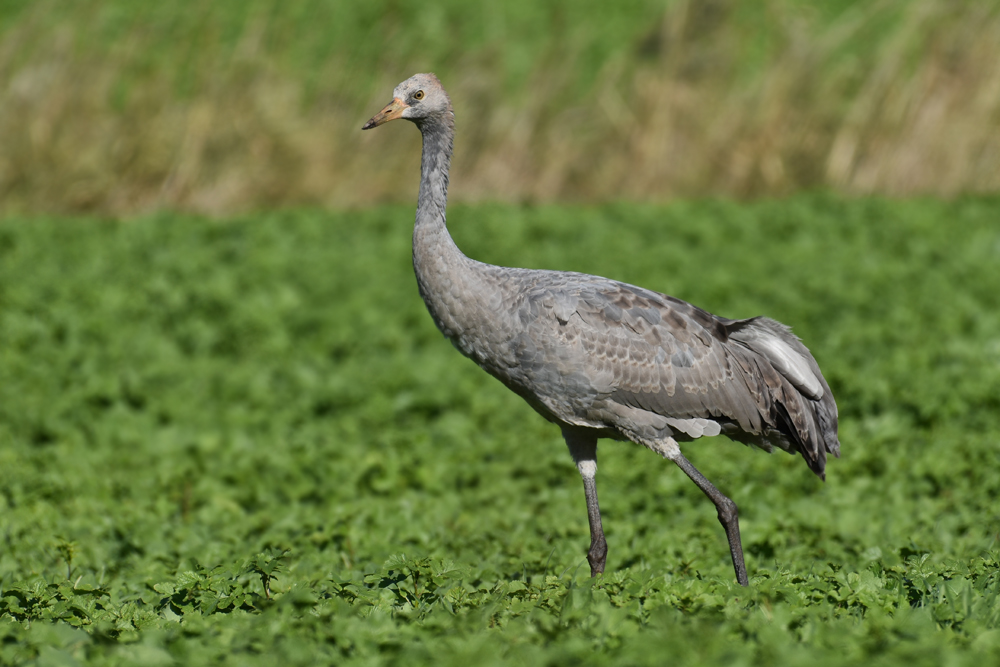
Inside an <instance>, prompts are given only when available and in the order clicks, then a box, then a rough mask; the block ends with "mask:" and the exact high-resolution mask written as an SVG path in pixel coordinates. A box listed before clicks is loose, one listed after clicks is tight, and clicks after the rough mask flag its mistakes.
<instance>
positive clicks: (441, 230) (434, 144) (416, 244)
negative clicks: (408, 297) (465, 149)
mask: <svg viewBox="0 0 1000 667" xmlns="http://www.w3.org/2000/svg"><path fill="white" fill-rule="evenodd" d="M454 122H455V121H454V116H453V115H452V114H451V112H450V111H449V112H448V113H446V114H445V115H444V116H442V117H435V118H433V119H432V120H429V121H427V122H425V123H423V124H422V125H420V132H421V134H423V137H424V150H423V155H422V156H421V159H420V196H419V198H418V199H417V221H416V225H415V226H414V230H413V255H414V260H416V259H417V258H418V256H421V255H424V254H425V253H431V252H433V253H436V254H440V253H441V251H445V252H455V253H458V254H459V255H461V252H460V251H459V250H458V246H456V245H455V242H454V241H453V240H452V238H451V235H450V234H448V228H447V226H446V225H445V208H446V207H447V205H448V169H449V168H450V167H451V152H452V144H453V141H454V138H455V125H454Z"/></svg>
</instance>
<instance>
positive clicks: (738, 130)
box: [0, 0, 1000, 215]
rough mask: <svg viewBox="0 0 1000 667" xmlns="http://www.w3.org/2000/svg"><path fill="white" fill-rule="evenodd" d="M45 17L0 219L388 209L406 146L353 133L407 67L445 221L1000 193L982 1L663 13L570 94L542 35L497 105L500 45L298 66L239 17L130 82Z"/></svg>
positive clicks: (16, 75) (114, 60) (15, 24)
mask: <svg viewBox="0 0 1000 667" xmlns="http://www.w3.org/2000/svg"><path fill="white" fill-rule="evenodd" d="M90 4H91V5H95V4H101V3H93V2H92V3H90ZM58 7H59V5H57V4H55V3H44V2H42V3H35V4H34V5H30V6H29V7H28V8H27V9H25V10H24V11H23V12H21V13H20V14H19V15H17V16H16V17H15V19H13V20H11V21H10V23H9V25H7V26H6V28H5V29H4V30H3V32H2V33H0V39H2V41H0V146H2V149H0V202H2V203H0V211H2V212H4V213H7V214H10V213H17V212H61V213H68V212H99V213H106V214H113V215H131V214H136V213H141V212H146V211H150V210H156V209H162V208H168V209H180V210H191V211H198V212H203V213H208V214H215V215H224V214H230V213H233V212H237V211H241V210H247V209H254V208H261V207H271V206H281V205H300V204H310V205H322V206H330V207H342V206H353V205H364V204H368V203H372V202H377V201H385V200H398V199H409V198H411V197H412V196H413V193H414V190H415V181H416V178H417V176H416V171H417V164H418V148H417V146H418V144H419V137H418V135H417V134H416V133H415V132H412V130H409V128H398V127H397V128H392V129H385V130H382V131H379V132H374V133H364V134H362V133H361V132H360V131H359V128H360V125H361V124H362V123H363V122H364V120H366V118H367V117H368V116H369V115H371V114H372V113H374V112H375V111H377V110H378V108H379V107H380V106H381V105H382V104H383V103H384V102H386V101H387V100H388V97H389V92H390V91H391V89H392V86H393V85H394V84H395V83H397V82H398V80H400V79H402V78H404V77H405V76H408V75H409V74H411V73H413V72H414V71H417V70H422V69H430V68H434V69H437V70H438V71H439V73H441V74H442V77H443V78H444V79H445V83H446V85H447V86H448V88H449V90H450V92H451V93H452V97H453V99H454V101H455V103H456V111H457V114H458V119H459V132H460V135H459V140H458V145H457V153H456V165H455V170H454V171H455V174H454V179H453V190H452V192H453V196H454V197H455V198H458V199H463V200H467V201H468V200H483V199H493V200H515V201H521V200H528V201H542V200H553V199H560V200H577V201H594V200H605V199H617V198H638V199H666V198H670V197H674V196H701V195H726V196H735V197H755V196H760V195H780V194H784V193H788V192H792V191H795V190H798V189H802V188H830V189H835V190H837V191H840V192H843V193H847V194H869V193H879V194H887V195H893V196H897V195H899V196H902V195H915V194H933V195H944V196H949V195H955V194H959V193H966V192H991V191H997V190H1000V131H998V129H1000V67H998V66H997V63H1000V8H998V7H997V6H996V5H993V4H992V3H974V2H973V3H956V2H951V1H949V0H920V1H917V2H888V1H887V2H881V3H857V4H855V5H853V6H852V8H849V9H847V10H846V11H843V12H840V13H839V14H838V15H837V16H836V17H834V18H829V19H821V18H820V17H817V16H814V15H811V14H810V13H809V11H808V10H806V9H802V8H798V6H797V5H792V4H791V3H790V2H781V1H778V0H775V1H773V2H770V3H767V5H766V6H765V7H766V8H765V9H760V13H762V14H764V16H763V17H758V20H763V21H764V22H765V23H766V25H767V30H768V36H767V39H766V44H765V46H764V47H763V48H757V46H755V45H756V44H757V42H758V41H760V40H759V35H757V34H756V33H755V31H754V30H753V28H752V25H750V24H748V22H747V21H746V20H744V19H741V18H740V15H739V11H740V9H739V5H738V3H735V2H726V1H721V0H717V1H715V2H710V3H706V2H694V1H687V2H676V3H673V4H672V5H670V9H669V10H668V11H667V12H666V13H665V14H664V15H663V17H662V20H661V21H660V22H659V23H658V24H657V25H649V26H647V27H646V28H645V30H644V31H642V32H639V33H636V34H635V35H634V40H633V42H632V43H629V44H625V45H623V46H622V48H620V49H618V50H617V51H616V52H614V53H613V54H611V55H609V56H608V57H606V58H604V59H603V60H602V61H601V62H600V63H598V64H597V66H596V67H595V68H594V71H593V72H592V76H590V75H588V77H587V83H586V84H585V85H581V83H580V82H581V73H580V69H581V68H580V66H579V65H578V62H579V61H580V59H582V58H585V57H586V55H587V52H586V49H587V44H586V42H580V41H577V42H574V41H573V40H572V39H571V38H570V37H560V36H558V35H557V36H553V37H552V38H551V40H550V42H549V43H548V44H547V45H546V46H545V47H544V48H543V49H542V51H541V52H542V53H543V54H544V57H542V58H540V60H539V61H538V62H535V63H533V65H532V67H531V68H530V69H529V71H528V73H527V75H526V76H525V77H523V78H521V79H519V80H518V81H517V82H516V88H515V90H514V92H511V86H510V85H503V81H504V80H505V77H506V78H508V79H509V71H507V70H505V69H504V65H503V64H502V63H503V62H504V58H503V56H504V54H505V48H506V44H507V42H505V41H504V40H508V41H509V40H510V39H512V38H511V37H510V35H509V34H508V35H506V36H505V37H504V38H503V39H501V40H494V41H492V42H490V41H487V42H486V43H485V44H482V45H480V46H478V47H476V48H475V49H471V48H470V49H469V52H468V53H467V54H466V55H463V57H462V58H461V59H459V60H455V59H446V58H444V57H442V56H433V57H428V56H422V55H420V54H419V50H418V51H413V50H412V49H411V51H410V52H405V53H404V52H397V53H394V54H392V53H390V54H389V55H388V56H387V57H386V58H385V59H384V60H380V61H377V62H372V60H371V58H370V57H355V52H354V51H352V49H351V48H348V47H347V46H343V47H342V48H341V47H338V46H337V45H334V46H333V47H332V48H331V50H330V52H329V53H328V54H327V55H325V56H323V57H322V58H319V59H317V60H315V61H313V62H312V64H311V65H310V66H309V67H303V66H301V65H296V64H295V62H293V61H292V59H289V58H286V57H284V56H283V52H282V48H283V47H282V46H281V44H277V45H276V44H275V42H274V40H273V39H270V36H269V32H268V28H269V25H270V24H269V23H268V21H267V20H265V18H263V16H264V14H263V13H261V12H258V13H257V14H254V15H250V17H249V18H248V19H247V20H246V21H245V22H244V23H243V24H241V27H240V28H239V31H238V35H237V38H236V39H233V40H228V41H227V40H225V39H223V38H221V37H218V36H217V35H215V33H213V32H212V31H211V30H208V31H207V32H204V33H199V35H198V38H197V40H194V41H192V42H191V44H189V45H184V44H181V45H175V46H174V47H172V48H173V50H172V51H171V50H170V49H166V51H165V53H164V55H163V56H162V57H160V58H159V59H154V60H152V61H150V59H149V57H148V56H149V54H148V53H146V52H145V49H146V40H147V38H148V35H149V32H150V30H151V28H150V27H149V26H148V25H145V24H144V23H143V22H142V21H141V20H140V21H135V22H134V23H133V24H131V25H129V26H127V27H126V28H124V29H121V30H119V31H118V32H116V33H115V35H116V36H115V38H114V39H112V40H110V41H109V42H108V43H105V44H98V45H96V46H95V45H94V44H90V45H89V46H88V45H87V44H86V42H85V40H84V39H83V38H82V37H81V34H82V31H85V30H86V29H87V26H86V23H85V22H81V21H80V20H79V19H80V16H79V15H71V14H68V13H65V12H64V13H65V14H66V15H65V17H64V20H58V19H54V18H52V16H53V15H59V12H58V11H56V9H57V8H58ZM248 11H249V10H248ZM379 21H380V22H377V23H374V24H372V26H371V29H370V30H369V33H371V34H379V33H380V31H382V30H383V29H385V26H386V25H389V24H388V23H387V21H390V19H388V18H385V17H383V18H381V19H379ZM208 23H209V24H210V23H211V21H208ZM400 30H402V29H401V28H399V26H398V25H397V26H395V27H394V28H392V29H388V30H385V31H386V32H387V34H386V39H387V40H393V39H396V38H397V37H398V35H399V34H401V33H400ZM206 35H207V36H206ZM160 48H165V47H162V46H161V47H160ZM150 63H151V64H150ZM317 63H318V64H317ZM180 70H185V71H189V72H190V71H193V72H194V74H188V75H187V79H185V78H184V77H182V76H180V75H179V74H177V72H178V71H180ZM307 70H308V71H307ZM369 72H370V73H371V74H369ZM179 81H180V82H181V83H178V82H179ZM185 81H186V82H187V83H185ZM390 127H392V126H390Z"/></svg>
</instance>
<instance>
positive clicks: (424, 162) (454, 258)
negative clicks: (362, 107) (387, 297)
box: [413, 110, 482, 342]
mask: <svg viewBox="0 0 1000 667" xmlns="http://www.w3.org/2000/svg"><path fill="white" fill-rule="evenodd" d="M420 132H421V133H422V134H423V137H424V148H423V156H422V158H421V161H420V196H419V198H418V200H417V219H416V223H415V225H414V227H413V269H414V272H415V273H416V274H417V284H418V286H419V287H420V295H421V296H422V297H423V299H424V303H426V304H427V309H428V310H429V311H430V313H431V316H432V317H433V318H434V322H435V323H436V324H437V326H438V328H439V329H441V331H442V332H443V333H444V334H445V335H446V336H447V337H448V338H451V339H452V340H456V342H457V339H458V338H460V337H461V335H462V334H463V332H464V331H466V330H467V329H468V326H469V325H470V322H469V320H468V316H467V314H468V312H469V308H470V306H471V304H470V299H473V298H474V296H473V295H475V294H477V292H479V291H480V287H481V285H480V280H479V278H480V276H479V275H478V274H479V271H478V270H477V267H480V266H482V265H480V264H479V263H478V262H474V261H472V260H470V259H469V258H468V257H466V256H465V255H463V254H462V251H460V250H459V249H458V246H457V245H455V242H454V241H453V240H452V238H451V235H450V234H449V233H448V228H447V226H446V225H445V207H446V205H447V203H448V168H449V166H450V165H451V152H452V142H453V139H454V136H455V126H454V116H452V114H451V112H450V110H449V111H448V112H447V113H446V114H444V115H443V116H439V117H436V118H432V119H428V120H427V121H426V122H424V123H423V124H421V125H420Z"/></svg>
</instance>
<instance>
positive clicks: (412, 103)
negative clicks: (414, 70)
mask: <svg viewBox="0 0 1000 667" xmlns="http://www.w3.org/2000/svg"><path fill="white" fill-rule="evenodd" d="M450 113H451V100H450V99H449V98H448V93H446V92H444V88H442V87H441V82H440V81H438V78H437V77H436V76H434V75H433V74H414V75H413V76H411V77H410V78H409V79H407V80H406V81H404V82H403V83H401V84H399V85H398V86H396V89H395V90H394V91H392V102H389V104H387V105H385V108H384V109H382V110H381V111H379V112H378V113H377V114H375V115H374V116H372V119H371V120H369V121H368V122H367V123H365V125H364V127H362V128H361V129H362V130H370V129H372V128H373V127H378V126H379V125H382V124H383V123H388V122H389V121H390V120H396V119H397V118H405V119H407V120H411V121H413V122H414V123H416V124H417V125H420V124H421V123H422V122H423V121H424V120H425V119H428V118H441V117H444V116H447V115H449V114H450Z"/></svg>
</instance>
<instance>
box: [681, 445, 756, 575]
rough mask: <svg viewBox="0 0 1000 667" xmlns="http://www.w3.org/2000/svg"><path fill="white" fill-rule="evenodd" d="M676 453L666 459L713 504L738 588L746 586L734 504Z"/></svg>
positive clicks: (745, 571)
mask: <svg viewBox="0 0 1000 667" xmlns="http://www.w3.org/2000/svg"><path fill="white" fill-rule="evenodd" d="M674 448H675V449H676V450H677V451H676V452H671V453H670V455H669V456H667V458H669V459H670V460H671V461H673V462H674V463H676V464H677V466H678V467H679V468H680V469H681V470H683V471H684V473H685V474H686V475H687V476H688V477H690V478H691V481H692V482H694V483H695V484H697V485H698V488H699V489H701V490H702V491H703V492H704V493H705V495H706V496H708V497H709V499H710V500H711V501H712V502H713V503H715V509H717V510H718V512H719V521H720V522H721V523H722V527H723V528H725V529H726V537H727V538H728V539H729V551H730V553H732V556H733V567H734V568H735V569H736V581H738V582H739V583H740V586H746V585H747V584H748V583H749V581H748V580H747V566H746V565H745V564H744V563H743V545H742V544H741V543H740V520H739V512H738V511H737V509H736V503H734V502H733V501H732V500H730V499H729V498H727V497H726V496H724V495H722V492H721V491H719V490H718V489H717V488H715V486H713V485H712V483H711V482H710V481H708V480H707V479H705V476H704V475H702V474H701V473H700V472H698V469H697V468H695V467H694V466H693V465H691V462H690V461H688V460H687V459H686V458H684V455H683V454H681V452H680V448H678V447H677V445H676V444H675V445H674Z"/></svg>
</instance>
